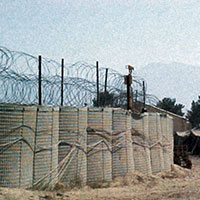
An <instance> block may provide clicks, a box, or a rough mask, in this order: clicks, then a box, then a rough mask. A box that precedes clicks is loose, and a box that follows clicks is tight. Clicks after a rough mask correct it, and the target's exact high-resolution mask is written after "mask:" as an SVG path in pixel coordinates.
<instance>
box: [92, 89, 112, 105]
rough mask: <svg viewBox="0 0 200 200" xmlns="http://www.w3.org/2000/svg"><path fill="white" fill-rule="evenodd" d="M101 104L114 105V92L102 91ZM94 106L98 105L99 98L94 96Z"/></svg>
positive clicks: (100, 94) (100, 95)
mask: <svg viewBox="0 0 200 200" xmlns="http://www.w3.org/2000/svg"><path fill="white" fill-rule="evenodd" d="M99 101H100V102H99V106H100V107H103V106H111V107H112V106H113V104H114V94H113V93H109V92H106V93H105V92H100V93H99ZM93 106H94V107H96V106H97V99H96V98H94V99H93Z"/></svg>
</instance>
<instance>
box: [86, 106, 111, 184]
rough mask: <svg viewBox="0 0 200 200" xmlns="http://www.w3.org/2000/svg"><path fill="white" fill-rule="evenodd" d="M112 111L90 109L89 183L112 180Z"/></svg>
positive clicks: (88, 141) (88, 142)
mask: <svg viewBox="0 0 200 200" xmlns="http://www.w3.org/2000/svg"><path fill="white" fill-rule="evenodd" d="M111 132H112V110H111V109H109V108H106V109H100V108H93V109H92V108H91V109H88V136H87V146H88V147H87V152H88V153H87V183H88V184H89V185H92V184H98V183H102V182H109V181H111V180H112V156H111Z"/></svg>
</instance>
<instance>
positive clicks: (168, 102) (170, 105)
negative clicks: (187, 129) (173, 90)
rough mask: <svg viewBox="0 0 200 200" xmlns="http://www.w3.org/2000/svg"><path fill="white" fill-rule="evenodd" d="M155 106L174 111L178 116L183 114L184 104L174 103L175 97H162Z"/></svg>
mask: <svg viewBox="0 0 200 200" xmlns="http://www.w3.org/2000/svg"><path fill="white" fill-rule="evenodd" d="M156 106H157V107H158V108H162V109H163V110H166V111H169V112H172V113H175V114H177V115H180V116H183V115H184V113H183V112H182V109H183V108H184V105H182V104H176V99H172V98H164V99H162V101H159V102H158V103H157V105H156Z"/></svg>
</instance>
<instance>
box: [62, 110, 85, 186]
mask: <svg viewBox="0 0 200 200" xmlns="http://www.w3.org/2000/svg"><path fill="white" fill-rule="evenodd" d="M59 116H60V117H59V122H60V123H59V141H60V145H59V162H61V161H62V160H63V159H64V158H65V157H66V156H69V158H68V161H67V162H69V163H66V166H65V167H66V170H64V171H63V175H62V178H61V181H62V182H64V183H66V184H68V185H70V186H74V185H77V184H78V185H85V184H86V182H87V157H86V151H87V148H86V145H87V132H86V129H87V109H86V108H83V109H78V108H70V107H61V108H60V115H59ZM73 147H75V148H74V149H73V150H72V148H73ZM72 151H73V152H72Z"/></svg>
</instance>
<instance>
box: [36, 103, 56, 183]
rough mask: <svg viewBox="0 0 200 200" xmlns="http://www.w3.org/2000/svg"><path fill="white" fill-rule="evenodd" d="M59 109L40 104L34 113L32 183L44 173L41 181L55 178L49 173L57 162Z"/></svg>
mask: <svg viewBox="0 0 200 200" xmlns="http://www.w3.org/2000/svg"><path fill="white" fill-rule="evenodd" d="M58 132H59V109H58V108H50V107H49V108H48V107H43V106H40V107H38V108H37V114H36V130H35V146H34V152H35V153H34V159H33V184H36V183H37V182H38V181H39V180H41V179H42V178H43V177H45V176H46V175H48V174H50V176H47V178H46V179H44V181H43V183H44V184H47V183H48V182H50V181H52V179H55V178H56V175H57V171H54V173H50V172H51V171H52V170H53V169H55V168H56V166H57V164H58Z"/></svg>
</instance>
